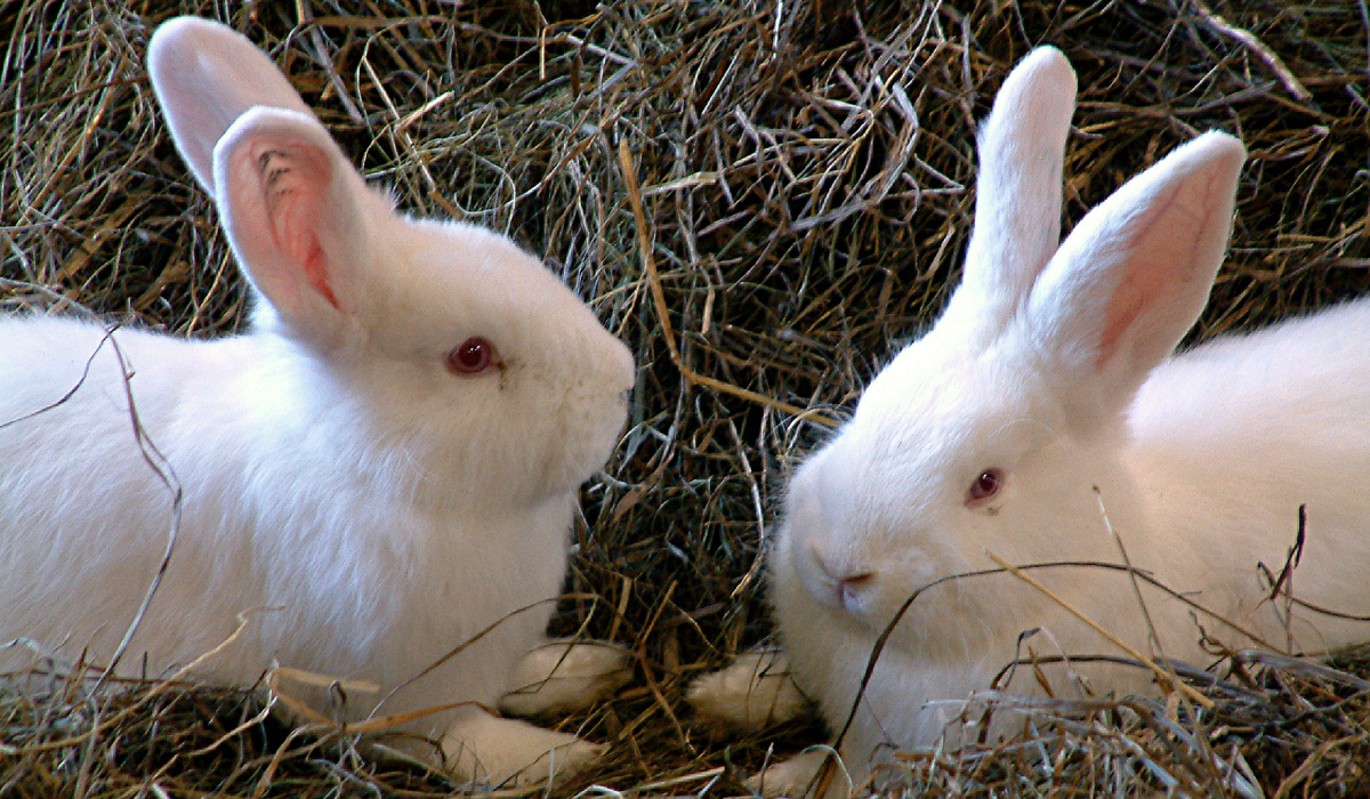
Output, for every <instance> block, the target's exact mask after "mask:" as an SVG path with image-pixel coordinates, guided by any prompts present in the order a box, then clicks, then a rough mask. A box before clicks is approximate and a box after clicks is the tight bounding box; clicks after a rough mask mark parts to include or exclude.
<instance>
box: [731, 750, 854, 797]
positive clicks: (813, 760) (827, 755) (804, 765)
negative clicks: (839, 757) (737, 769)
mask: <svg viewBox="0 0 1370 799" xmlns="http://www.w3.org/2000/svg"><path fill="white" fill-rule="evenodd" d="M833 756H834V755H833V751H832V750H831V749H827V748H822V749H810V750H808V751H807V752H801V753H800V754H797V755H795V756H794V757H791V758H789V759H787V760H782V761H780V762H779V763H775V764H773V765H771V766H768V767H767V768H766V769H765V770H764V771H762V772H761V773H760V774H755V775H753V776H752V777H750V778H748V779H747V787H748V788H750V789H751V790H753V791H755V792H756V793H757V794H759V795H760V796H764V797H775V796H790V797H801V796H818V795H820V794H818V793H817V791H818V788H819V785H818V778H819V771H821V770H822V768H823V764H824V763H826V762H828V760H829V759H831V758H833ZM834 765H835V766H836V767H835V768H832V769H829V772H830V774H829V776H828V784H827V790H826V791H824V792H823V793H822V794H821V796H824V797H845V796H849V795H850V794H851V782H850V780H849V779H848V778H847V775H846V773H845V772H844V771H843V770H842V768H841V764H840V763H835V764H834Z"/></svg>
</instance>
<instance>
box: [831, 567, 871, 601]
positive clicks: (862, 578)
mask: <svg viewBox="0 0 1370 799" xmlns="http://www.w3.org/2000/svg"><path fill="white" fill-rule="evenodd" d="M874 583H875V573H874V572H860V573H858V574H849V575H847V576H846V577H839V578H837V602H838V604H840V605H842V607H844V608H847V609H848V610H855V609H856V608H857V607H859V606H860V605H861V604H862V602H861V599H862V597H861V595H862V594H863V593H866V592H867V591H869V590H870V587H871V585H872V584H874Z"/></svg>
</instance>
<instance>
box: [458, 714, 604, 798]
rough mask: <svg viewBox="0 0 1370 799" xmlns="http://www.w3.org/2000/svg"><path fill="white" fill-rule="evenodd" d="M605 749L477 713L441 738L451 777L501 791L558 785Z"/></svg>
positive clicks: (461, 718) (523, 723)
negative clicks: (523, 787)
mask: <svg viewBox="0 0 1370 799" xmlns="http://www.w3.org/2000/svg"><path fill="white" fill-rule="evenodd" d="M606 748H607V745H606V744H596V743H591V742H589V741H584V740H581V739H580V738H577V737H576V736H574V735H571V734H570V733H564V732H557V731H556V730H549V729H545V728H543V727H538V726H535V725H533V724H529V723H528V722H526V721H519V720H518V719H502V718H497V717H495V716H492V715H490V714H489V713H486V712H485V711H483V710H478V709H476V710H472V711H470V712H467V713H463V714H462V715H460V716H459V717H458V718H457V720H456V721H454V722H453V724H452V726H451V727H450V728H449V729H448V732H447V734H446V735H445V736H443V739H442V754H443V760H444V765H445V766H446V767H447V769H448V770H449V771H451V772H452V773H453V775H455V776H456V777H458V778H459V779H465V780H471V781H474V782H481V783H487V784H489V785H495V786H506V787H522V786H528V785H540V784H543V783H556V782H560V781H563V780H565V779H567V778H570V777H572V776H574V775H575V774H577V773H579V772H580V771H582V770H584V769H585V767H586V766H588V765H590V764H591V763H593V762H594V761H596V760H598V759H599V757H600V755H602V754H604V750H605V749H606Z"/></svg>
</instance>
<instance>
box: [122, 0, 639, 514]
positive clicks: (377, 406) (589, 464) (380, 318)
mask: <svg viewBox="0 0 1370 799" xmlns="http://www.w3.org/2000/svg"><path fill="white" fill-rule="evenodd" d="M148 60H149V72H150V74H151V78H152V83H153V86H154V88H155V89H156V93H157V97H158V99H159V100H160V102H161V104H162V108H163V111H164V113H165V115H166V117H167V120H168V122H169V124H170V127H171V129H172V131H173V134H174V137H175V141H176V146H177V148H178V149H179V150H180V152H181V154H182V155H183V156H184V158H185V160H186V161H187V163H188V164H189V165H190V166H191V168H192V170H193V172H194V174H195V176H196V177H197V178H198V180H199V181H200V183H201V184H203V185H204V187H205V188H206V189H207V190H208V191H209V193H210V195H211V196H212V197H213V198H214V202H215V204H216V206H217V207H218V209H219V212H220V215H221V217H222V221H223V225H224V228H225V230H226V232H227V235H228V239H229V241H230V243H231V245H232V248H233V251H234V253H235V254H236V255H237V258H238V262H239V264H240V265H241V267H242V270H243V272H244V274H245V275H246V277H247V279H248V281H249V283H250V285H251V293H252V298H253V319H252V326H253V329H254V332H255V334H257V337H258V338H271V339H273V340H275V341H276V342H277V348H278V350H279V351H280V353H281V355H282V357H283V359H288V360H289V361H290V362H291V363H294V364H305V367H304V368H303V369H299V370H296V371H295V372H293V373H292V374H291V375H290V376H289V377H288V378H287V377H285V376H282V383H281V384H275V385H272V386H271V387H270V390H273V391H275V390H280V391H285V392H288V393H289V394H290V395H291V396H292V397H293V401H292V402H290V403H282V407H284V408H290V412H292V413H312V414H316V415H317V416H318V418H319V419H320V420H321V421H323V420H327V419H329V418H335V419H338V420H345V429H346V428H350V429H351V430H352V433H354V434H355V439H354V440H355V441H356V442H357V445H356V447H355V448H354V449H355V451H354V453H353V454H355V455H356V456H357V457H358V458H365V459H369V460H371V461H372V462H373V463H372V464H371V465H372V466H373V467H375V468H377V469H379V470H381V471H387V472H389V473H391V474H392V475H394V476H395V477H396V482H397V483H398V488H399V490H402V491H405V492H408V493H410V494H412V495H414V496H415V497H416V498H418V499H419V500H420V501H422V500H421V498H423V497H429V498H432V499H433V500H434V501H446V502H460V503H463V504H466V503H469V502H470V501H471V499H472V498H473V497H479V498H480V500H481V504H482V505H490V504H492V503H494V504H498V501H499V499H501V498H502V499H505V500H508V501H509V502H510V503H515V504H519V505H526V504H528V503H536V502H538V501H540V500H542V499H545V498H547V497H548V496H552V495H564V494H566V493H567V492H571V491H574V489H575V487H576V486H577V485H578V484H579V483H580V482H582V481H583V480H584V479H585V478H587V477H588V476H589V475H590V474H591V473H593V472H594V470H596V469H598V468H599V467H600V465H601V464H603V462H604V460H605V459H606V458H607V457H608V455H609V452H610V450H611V448H612V446H613V444H614V443H615V441H616V438H617V433H618V431H619V429H620V428H621V426H622V424H623V419H624V413H625V408H626V392H627V391H628V389H629V388H630V387H631V386H632V385H633V381H634V367H633V362H632V358H631V356H630V354H629V352H628V350H627V348H626V347H625V346H624V345H623V344H622V343H621V342H619V341H618V340H617V339H615V338H614V337H613V336H611V335H610V334H609V333H608V332H607V331H605V329H604V328H603V327H602V326H601V325H600V323H599V322H598V320H597V319H596V318H595V316H594V314H593V313H592V312H591V311H590V309H589V308H587V307H586V306H585V304H584V303H583V302H582V301H581V300H580V299H579V298H578V297H577V296H576V295H575V294H574V293H573V292H572V291H571V290H569V289H568V288H567V287H566V286H565V285H563V284H562V283H561V281H560V280H559V279H558V278H557V277H556V276H555V275H554V274H552V273H551V272H550V271H549V270H548V269H546V268H545V267H544V266H543V265H542V264H541V263H540V262H539V261H538V260H537V259H536V258H534V257H532V256H531V255H529V254H528V253H526V252H524V251H523V250H522V249H520V248H519V247H518V246H516V245H515V244H514V243H513V242H511V241H510V240H509V239H507V238H506V237H504V236H501V235H499V234H496V233H494V232H491V231H488V230H485V229H482V228H478V227H475V226H471V225H467V224H463V223H459V222H440V221H429V220H419V219H410V218H407V217H404V216H401V215H399V214H397V213H396V212H395V210H394V208H393V204H392V201H391V200H390V199H389V198H388V197H387V196H386V195H385V194H383V193H382V192H380V191H377V190H374V189H372V188H370V187H368V186H367V185H366V182H365V180H364V178H363V177H362V176H361V175H360V174H359V173H358V172H357V171H356V170H355V169H354V168H353V167H352V166H351V165H350V163H349V161H348V160H347V158H346V157H345V156H344V155H343V153H342V152H341V150H340V149H339V147H338V145H337V144H336V143H335V142H334V141H333V139H332V138H331V137H330V136H329V134H328V132H327V131H326V130H325V129H324V127H323V126H322V125H321V124H320V122H319V121H318V119H316V118H315V116H314V115H313V114H312V113H311V112H310V110H309V109H308V107H307V106H306V105H305V104H304V101H303V100H302V99H301V98H300V96H299V95H298V94H297V93H296V92H295V90H294V89H293V88H291V86H290V84H289V82H288V81H287V80H286V78H285V77H284V75H282V74H281V72H280V71H279V70H278V69H277V68H276V67H275V65H274V64H273V63H272V62H271V61H270V60H269V59H268V58H267V57H266V56H265V55H264V54H263V53H262V52H261V51H259V50H258V49H257V48H256V47H255V46H254V45H253V44H252V43H251V42H250V41H248V40H247V39H246V38H245V37H242V36H241V35H238V34H236V33H234V32H232V31H230V30H228V29H226V28H224V27H223V26H220V25H216V24H213V23H209V22H206V21H203V20H198V19H191V18H182V19H177V20H173V21H171V22H169V23H167V24H165V25H163V26H162V27H160V28H159V29H158V30H157V32H156V34H155V35H154V37H153V39H152V42H151V44H150V47H149V55H148ZM283 362H284V361H283ZM292 381H295V382H298V383H303V385H284V383H289V382H292ZM265 388H266V387H264V389H265ZM301 401H303V402H304V403H305V404H306V405H307V406H308V407H307V408H305V409H301V408H300V407H299V405H300V402H301ZM283 412H285V411H283ZM350 436H351V434H349V437H350ZM338 446H339V448H340V450H341V451H342V452H344V453H346V452H347V451H348V450H349V445H348V442H346V441H344V442H338ZM344 457H346V456H345V455H344ZM401 475H409V476H410V477H409V479H408V482H407V484H406V480H405V479H404V478H402V477H400V476H401Z"/></svg>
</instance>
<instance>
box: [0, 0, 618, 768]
mask: <svg viewBox="0 0 1370 799" xmlns="http://www.w3.org/2000/svg"><path fill="white" fill-rule="evenodd" d="M148 62H149V72H150V74H151V78H152V84H153V87H154V89H155V90H156V94H157V97H158V99H159V101H160V102H161V105H162V109H163V111H164V113H165V115H166V117H167V119H168V121H169V123H170V127H171V130H172V132H173V135H174V137H175V141H176V145H177V147H178V149H179V150H180V152H181V154H182V155H183V156H184V157H185V159H186V161H187V162H188V163H189V165H190V167H191V168H192V170H193V171H194V173H195V176H196V177H197V178H198V179H199V181H200V183H202V184H203V185H204V187H205V188H206V189H207V190H208V191H209V193H210V194H211V195H212V196H213V198H214V201H215V203H216V205H217V207H218V210H219V213H220V215H221V216H222V220H223V225H224V228H225V230H226V231H227V234H228V238H229V241H230V243H231V244H232V248H233V251H234V253H235V255H236V256H237V261H238V263H239V265H240V266H241V268H242V270H243V272H244V274H245V275H246V277H247V278H248V280H249V282H250V284H251V289H252V291H251V293H252V304H253V318H252V324H251V330H250V331H249V332H247V333H245V334H243V335H239V336H234V337H227V338H220V339H217V340H213V341H188V340H181V339H177V338H173V337H170V336H166V335H157V334H154V333H152V332H149V331H143V330H137V329H132V328H128V327H122V328H117V329H113V330H112V332H111V331H110V329H107V328H105V327H103V326H100V325H97V324H93V323H90V322H84V321H76V320H73V319H67V318H54V317H44V316H33V317H11V318H8V319H5V320H3V321H0V425H3V426H0V641H4V640H8V639H24V640H25V641H26V642H29V646H28V647H24V646H20V645H17V644H12V645H11V646H10V647H9V648H8V649H3V648H0V661H3V662H7V663H9V664H11V665H12V664H14V663H15V662H16V661H17V660H19V659H21V657H24V656H27V650H28V649H29V648H33V647H37V648H39V649H41V650H42V651H43V652H44V653H45V654H48V655H54V656H57V657H66V658H69V659H74V658H75V657H76V656H78V655H80V654H81V653H82V652H83V651H85V652H86V657H87V658H89V659H90V660H92V661H95V662H97V663H104V662H108V661H109V660H110V659H111V658H113V657H114V655H115V652H116V650H117V649H118V645H119V643H120V640H121V638H123V636H124V634H125V630H126V629H127V628H128V627H129V625H130V623H131V622H132V621H133V620H134V618H135V615H136V614H137V613H138V610H139V607H140V604H141V603H142V602H143V600H144V596H145V595H147V594H148V591H149V586H150V585H151V584H152V582H153V579H154V575H156V574H157V572H158V568H159V563H160V561H161V560H162V557H163V551H164V548H165V547H166V546H167V541H168V538H169V536H170V532H171V529H172V520H173V499H174V497H173V492H172V490H170V488H169V487H168V485H166V484H164V482H163V480H162V478H161V477H160V476H159V473H158V467H157V466H156V464H158V463H159V462H160V463H161V464H162V465H161V467H160V468H161V469H162V470H163V471H165V472H167V473H168V474H169V477H170V479H171V481H172V482H173V484H174V485H176V486H179V488H180V490H181V491H183V492H184V497H183V502H182V504H181V506H180V509H179V511H180V516H179V524H178V525H177V527H176V531H175V539H174V548H173V549H172V552H171V556H170V561H169V564H168V566H167V568H166V571H165V576H164V578H163V579H162V581H161V583H160V586H159V587H158V588H157V590H156V592H155V594H153V595H152V598H151V602H150V604H149V605H148V607H147V608H146V613H145V614H144V615H143V616H142V618H141V622H140V623H139V624H138V625H137V627H136V634H134V635H133V636H132V638H131V640H130V641H129V642H128V645H127V647H126V650H125V651H123V653H122V660H121V661H120V663H119V669H118V671H119V672H120V673H125V674H136V673H140V672H148V673H152V674H163V673H166V672H167V671H168V670H169V669H171V668H172V667H173V666H177V665H184V664H187V663H190V662H192V661H193V660H194V659H196V658H197V657H199V656H201V655H203V654H205V653H208V652H210V651H211V650H213V649H214V648H215V647H216V646H218V645H219V644H220V643H222V642H224V641H225V640H226V639H228V638H229V636H230V634H231V633H232V632H233V631H234V629H235V627H236V626H237V625H236V622H235V618H236V617H237V616H238V614H240V613H244V612H246V611H254V610H255V612H254V613H252V614H251V617H250V619H249V621H248V623H247V626H246V628H245V630H244V631H243V633H242V635H241V636H240V637H239V638H237V639H236V640H234V641H233V642H232V643H231V644H230V645H229V646H227V647H226V648H225V649H224V650H223V651H222V652H220V653H218V654H216V655H213V656H212V657H209V658H207V659H206V662H204V663H203V665H202V667H201V668H200V669H199V670H197V671H195V672H194V674H193V675H192V676H194V677H197V678H199V679H202V680H206V681H217V682H226V683H233V684H240V685H250V684H252V683H254V682H256V681H257V680H258V679H259V678H260V677H261V675H262V674H263V673H264V672H265V671H266V670H267V669H268V667H270V666H271V665H272V664H273V662H275V663H279V664H280V665H281V666H284V667H288V668H289V669H294V670H302V671H307V672H315V673H321V674H325V675H332V676H336V677H338V678H345V679H348V680H353V681H356V682H357V683H372V684H374V685H375V686H377V687H378V689H379V690H378V693H376V694H375V695H374V696H371V697H359V696H352V697H350V699H351V701H349V702H348V703H347V704H346V705H345V706H344V707H342V708H341V709H340V710H339V709H336V708H335V709H334V711H335V712H339V713H341V715H342V716H343V717H344V718H346V719H359V718H363V717H368V716H370V715H372V714H373V713H375V714H378V715H381V716H385V715H390V714H397V713H401V712H405V711H413V710H417V709H421V708H429V707H442V706H449V705H452V704H454V703H464V704H461V705H460V706H459V707H456V708H450V707H449V708H448V709H446V710H444V711H443V712H440V713H437V714H436V715H430V716H426V717H423V718H420V719H417V720H415V721H413V722H411V723H410V724H409V725H408V727H407V729H408V731H409V732H412V733H419V734H421V735H425V736H434V737H435V739H437V740H440V741H441V749H442V752H441V756H442V758H443V759H444V760H445V761H446V765H447V766H449V767H450V768H453V769H454V770H455V771H456V772H457V773H458V774H460V775H463V776H468V777H472V778H482V779H488V780H492V781H495V782H502V781H504V780H506V779H510V778H513V779H516V780H525V781H534V780H540V779H543V778H546V777H548V776H549V775H550V774H551V772H552V771H553V770H560V771H562V772H563V773H565V772H567V771H570V770H572V769H574V768H575V767H576V766H577V765H578V764H581V763H583V762H585V761H587V760H588V759H589V758H591V757H593V756H595V755H596V754H597V753H598V751H599V747H598V746H597V745H594V744H590V743H587V742H583V741H579V740H578V739H577V738H575V737H574V736H572V735H569V734H564V733H559V732H553V731H550V730H543V729H540V728H537V727H534V726H533V725H531V724H528V723H526V722H522V721H516V720H511V719H503V718H497V717H495V716H493V715H490V714H489V713H488V712H487V711H485V710H482V709H481V707H480V706H482V705H483V706H486V707H491V706H494V705H495V703H496V702H497V701H498V700H499V698H500V696H501V694H502V692H503V691H504V689H505V688H506V687H507V686H508V681H509V679H510V676H511V674H513V673H514V671H515V667H516V665H517V663H518V661H519V658H520V656H521V655H523V654H524V653H525V652H528V651H529V650H530V649H532V648H533V647H534V646H536V645H538V644H540V643H541V642H542V641H543V634H544V630H545V628H546V624H547V621H548V618H549V615H550V613H551V612H552V610H553V603H554V600H555V597H556V596H557V595H558V594H559V592H560V588H561V585H562V581H563V579H564V573H565V568H566V556H567V547H568V544H569V536H570V526H571V522H572V518H573V514H574V513H575V508H576V503H577V491H578V487H579V485H580V484H581V483H582V482H583V481H584V480H586V479H587V478H588V477H590V476H591V475H592V474H593V473H594V472H595V471H597V470H598V469H599V468H600V467H601V466H602V465H603V464H604V462H605V460H606V459H607V458H608V456H609V454H610V452H611V450H612V449H613V447H614V446H615V443H616V441H617V439H618V436H619V433H620V431H621V428H622V427H623V425H624V421H625V415H626V409H627V392H628V391H629V389H630V388H631V387H632V385H633V382H634V365H633V360H632V357H631V356H630V354H629V352H628V350H627V348H626V347H625V346H624V345H623V344H622V343H621V342H619V341H618V340H617V339H615V338H614V337H613V336H611V335H610V334H609V333H608V332H606V331H605V329H604V328H603V327H602V326H601V324H600V323H599V322H598V321H597V319H596V318H595V315H594V314H593V313H592V312H591V311H590V309H589V308H587V307H586V306H585V304H584V303H583V302H582V301H581V300H579V299H578V298H577V297H576V296H575V295H574V294H573V293H572V292H571V291H570V290H569V289H568V288H567V287H566V286H565V285H563V284H562V283H561V282H560V281H559V280H558V279H557V277H556V276H555V275H554V274H552V273H551V272H550V271H548V270H547V269H546V268H545V267H544V266H543V265H542V264H541V263H540V262H539V261H538V260H537V259H535V258H533V257H532V256H530V255H528V254H527V253H526V252H524V251H523V250H521V249H519V248H518V247H517V246H516V245H515V244H514V243H513V242H511V241H510V240H509V239H507V238H505V237H503V236H501V235H498V234H496V233H493V232H491V231H488V230H484V229H481V228H478V227H473V226H470V225H467V224H462V223H453V222H438V221H427V220H419V219H410V218H406V217H404V216H401V215H399V214H397V213H396V211H395V210H394V208H393V205H392V202H391V200H390V199H388V198H387V197H386V195H385V194H383V193H382V192H380V191H376V190H373V189H371V188H368V187H367V185H366V183H365V182H364V180H363V178H362V176H361V175H360V174H359V173H358V172H357V171H356V170H355V169H354V168H352V167H351V165H350V164H349V163H348V161H347V160H346V159H345V157H344V155H343V153H342V152H341V150H340V149H339V148H338V146H337V145H336V144H335V143H334V141H333V140H332V139H331V138H330V136H329V135H328V133H327V132H326V130H325V129H324V127H323V126H322V125H321V124H320V123H319V121H318V120H317V119H316V118H315V117H314V116H313V115H312V114H311V113H310V111H309V109H308V108H307V107H306V106H305V104H304V102H303V100H302V99H301V98H300V97H299V95H298V94H296V92H295V91H294V90H293V89H292V88H291V86H290V84H289V82H288V81H287V80H286V78H285V77H284V76H283V75H282V74H281V73H280V72H279V71H278V70H277V68H276V67H275V65H274V64H273V63H272V62H271V61H270V60H269V59H268V58H267V57H266V55H265V54H263V53H262V52H261V51H259V50H258V49H257V48H256V47H255V46H253V45H252V44H251V43H250V42H249V41H248V40H247V39H246V38H244V37H243V36H241V35H239V34H237V33H235V32H234V31H232V30H230V29H229V28H226V27H224V26H222V25H219V24H217V23H212V22H208V21H204V20H198V19H190V18H180V19H175V20H172V21H170V22H167V23H166V24H165V25H163V26H161V27H160V28H159V29H158V30H157V32H156V34H155V35H154V36H153V38H152V41H151V44H150V47H149V53H148ZM135 426H136V427H137V428H138V430H139V431H141V432H140V433H139V434H135ZM140 436H145V441H140ZM154 448H155V451H154ZM487 628H490V629H489V631H488V632H483V631H486V629H487ZM35 642H36V643H35ZM468 642H471V643H469V645H468V647H467V648H466V649H464V650H462V651H461V652H460V653H458V654H457V655H456V656H455V657H452V658H451V659H449V660H447V661H445V662H442V663H441V665H439V666H437V668H435V669H433V670H432V671H430V672H426V673H425V671H424V670H425V669H426V668H428V667H430V666H433V665H434V664H437V663H438V662H439V661H440V659H441V658H442V657H443V656H444V655H445V654H447V653H449V652H451V651H452V650H455V649H457V648H458V647H459V646H461V645H463V644H467V643H468ZM607 651H608V650H606V652H607ZM590 656H591V657H592V658H594V657H596V656H595V655H594V654H593V653H591V654H590ZM608 660H610V661H613V664H614V665H616V664H617V663H618V655H617V653H611V654H610V656H609V658H608ZM582 665H583V664H582ZM382 697H385V701H383V702H380V703H379V707H377V702H378V701H379V699H380V698H382ZM415 746H420V747H421V746H422V745H421V744H415ZM553 750H555V751H553ZM426 751H427V753H428V754H432V753H433V751H434V750H433V749H432V748H431V747H430V748H427V750H426Z"/></svg>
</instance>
